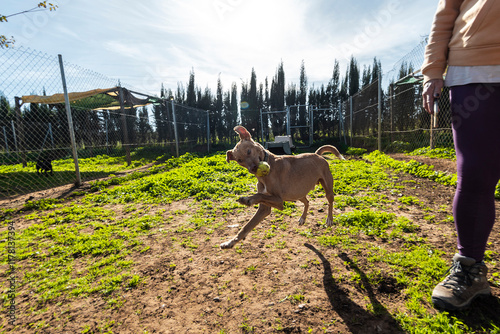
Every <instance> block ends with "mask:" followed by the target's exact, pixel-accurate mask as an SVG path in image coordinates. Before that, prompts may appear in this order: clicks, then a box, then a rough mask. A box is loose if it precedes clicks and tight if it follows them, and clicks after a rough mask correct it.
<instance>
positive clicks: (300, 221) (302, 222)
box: [299, 217, 306, 225]
mask: <svg viewBox="0 0 500 334" xmlns="http://www.w3.org/2000/svg"><path fill="white" fill-rule="evenodd" d="M305 222H306V219H305V218H302V217H300V219H299V225H304V223H305Z"/></svg>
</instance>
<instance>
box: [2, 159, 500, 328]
mask: <svg viewBox="0 0 500 334" xmlns="http://www.w3.org/2000/svg"><path fill="white" fill-rule="evenodd" d="M393 157H394V158H396V159H405V160H409V157H407V156H403V155H394V156H393ZM411 158H413V159H414V160H417V161H422V162H424V163H426V164H430V165H434V166H435V169H436V170H444V171H449V172H454V168H455V167H454V162H451V161H444V160H441V159H429V158H423V157H411ZM398 182H399V183H400V184H402V185H405V188H404V189H402V190H401V193H398V194H391V193H387V194H386V195H387V196H388V197H389V198H391V199H396V198H397V197H399V196H414V197H417V198H419V199H420V200H421V201H422V202H423V203H424V204H425V205H426V206H427V207H429V208H431V210H432V213H433V214H435V215H436V218H435V220H436V221H442V220H444V219H445V218H446V216H447V215H449V214H451V201H452V198H453V193H454V189H453V188H452V187H445V186H441V185H439V184H436V183H435V182H432V181H429V180H424V179H418V178H415V177H412V176H409V175H404V174H400V175H399V180H398ZM85 187H87V189H88V185H86V186H84V187H83V188H82V189H83V190H85V189H86V188H85ZM79 190H80V189H79ZM73 191H75V189H70V187H67V188H61V189H54V190H50V191H45V192H41V193H39V194H31V195H30V196H31V197H33V198H34V199H36V198H37V197H39V196H42V197H46V196H50V197H65V196H70V195H71V193H72V192H73ZM28 198H29V197H19V198H16V199H15V201H14V202H11V203H10V204H8V205H10V206H11V207H12V206H16V205H22V204H23V203H24V201H26V200H27V199H28ZM0 204H1V203H0ZM3 204H5V205H7V204H6V203H3ZM193 205H195V204H193V202H192V201H190V200H184V201H180V202H175V203H172V204H171V205H169V206H168V207H167V208H166V209H167V211H178V210H185V211H186V213H185V215H184V216H182V215H180V216H176V217H175V219H174V221H173V222H172V225H173V226H175V224H179V225H180V224H182V223H183V221H185V220H186V218H187V217H188V215H190V211H192V210H191V209H192V208H193ZM326 207H327V206H326V201H325V199H324V198H316V199H311V206H310V216H309V218H308V221H307V222H306V226H305V227H304V228H301V229H300V230H299V229H298V228H296V227H298V226H297V220H298V215H297V216H294V217H288V216H286V217H284V218H283V217H280V215H279V214H278V213H276V212H273V213H272V214H271V216H270V217H269V218H268V219H267V220H266V222H263V223H262V224H261V225H260V226H258V227H257V228H256V230H255V231H254V232H252V234H251V235H250V236H249V237H248V238H247V239H246V240H245V241H243V242H242V243H241V244H240V246H239V247H238V248H237V249H231V250H224V251H223V250H220V249H219V248H218V244H220V243H221V242H223V241H226V240H228V239H229V238H231V237H232V236H233V235H234V234H235V233H236V232H237V230H238V227H240V226H241V225H242V224H244V223H245V222H246V221H247V220H248V219H249V218H250V217H251V216H252V215H253V213H254V211H255V210H254V209H253V208H248V209H245V210H244V211H243V213H240V214H233V213H231V214H227V215H224V216H221V218H220V219H221V222H222V223H223V224H224V226H226V228H220V229H216V230H215V231H214V233H213V234H211V235H210V237H209V238H206V239H203V238H200V239H199V240H198V243H199V247H198V248H197V249H196V250H192V249H189V248H183V247H177V246H175V245H173V244H172V243H173V241H172V239H171V238H167V237H164V236H162V234H155V235H152V236H148V237H144V238H145V241H146V243H147V245H149V246H150V249H149V250H148V251H147V252H144V253H141V254H136V255H135V258H133V261H134V263H136V267H135V268H134V270H135V272H137V273H139V274H140V275H141V276H145V277H147V278H148V279H147V283H146V286H145V287H142V288H139V289H131V290H128V291H125V292H123V293H121V294H120V295H119V296H116V298H118V299H119V300H120V302H121V306H120V307H118V308H110V307H108V306H107V301H106V300H105V299H104V298H103V297H92V296H91V297H87V298H83V299H70V300H68V299H61V300H57V301H54V302H51V303H50V304H49V305H45V306H43V307H44V308H47V309H48V310H45V311H44V312H41V310H40V309H35V310H30V307H32V306H33V305H30V303H29V299H30V292H29V291H20V296H19V297H18V302H17V304H18V307H19V310H18V312H19V314H20V316H19V322H30V323H37V322H40V321H45V323H46V324H49V325H50V326H49V327H48V328H45V329H44V328H40V329H38V332H40V333H80V332H82V327H83V326H84V325H86V326H87V328H88V333H107V332H108V331H109V333H111V332H112V333H176V334H177V333H244V332H249V331H251V330H252V329H253V332H255V333H308V332H310V333H320V332H324V333H384V334H385V333H402V332H403V330H402V329H401V328H400V326H399V325H398V322H397V321H396V319H395V314H397V312H398V311H399V310H403V311H404V310H405V297H404V295H403V294H402V293H401V289H402V288H401V287H400V286H398V284H397V282H396V281H395V280H394V279H392V278H391V277H390V276H386V277H385V279H382V280H381V282H380V283H379V285H377V286H373V285H370V284H368V279H367V277H366V274H365V273H364V272H363V270H362V269H360V268H363V267H364V265H367V266H368V265H369V264H368V262H367V261H366V259H365V258H363V256H360V255H362V254H363V253H359V252H357V251H352V252H345V251H339V250H338V249H336V248H334V247H324V246H321V245H319V244H318V243H317V241H316V239H315V238H306V237H304V236H303V235H301V234H300V233H299V232H301V231H304V230H305V229H306V228H308V229H310V233H311V234H312V235H319V234H321V233H322V232H323V229H324V227H322V226H320V225H318V224H316V223H314V222H315V221H317V220H319V219H322V218H323V217H324V216H325V215H326ZM300 208H301V207H300ZM300 208H298V209H297V213H299V211H300ZM443 208H446V210H443ZM496 209H497V222H498V221H500V202H499V201H497V202H496ZM117 210H119V208H117ZM391 211H392V212H394V213H396V214H397V215H404V216H407V217H409V218H411V220H412V221H414V222H415V223H416V224H418V225H419V227H420V229H419V231H418V235H419V236H420V237H424V238H427V240H428V241H427V242H428V243H430V244H432V246H433V247H435V248H437V249H440V250H442V251H444V252H445V253H447V254H449V256H450V259H451V257H452V256H453V254H454V252H455V238H456V235H455V232H454V226H453V223H452V222H451V223H449V224H440V225H439V228H440V231H439V232H437V231H436V224H435V223H432V222H429V221H428V220H426V219H424V215H426V214H427V213H425V212H423V211H422V210H411V209H408V208H401V207H399V206H398V205H397V204H394V205H393V207H392V208H391ZM123 214H125V213H123ZM117 218H119V217H117ZM281 218H283V219H284V220H283V222H280V223H288V225H289V226H290V228H288V229H287V230H286V231H279V236H278V237H276V238H274V239H271V240H266V239H263V238H262V237H259V236H262V234H264V233H266V231H267V230H269V228H270V225H271V221H273V220H277V219H278V220H279V219H281ZM360 238H367V239H369V238H370V237H369V236H360ZM277 240H278V241H285V242H286V247H284V248H278V247H274V244H275V243H276V242H277ZM373 242H381V243H383V242H384V241H383V240H374V241H373ZM490 242H491V243H490V244H489V249H491V250H494V251H496V252H499V251H500V225H499V224H496V225H495V227H494V229H493V232H492V234H491V237H490ZM271 246H272V247H271ZM384 247H387V248H389V247H392V248H393V249H394V250H395V251H399V250H400V249H399V248H400V245H398V244H397V243H394V244H391V245H387V244H384ZM354 259H356V261H354ZM355 263H358V264H355ZM172 264H175V266H172ZM305 265H307V266H305ZM251 267H253V268H254V269H253V270H252V269H251ZM387 269H388V268H381V270H382V273H384V271H385V270H387ZM490 271H495V272H500V263H498V264H496V265H495V266H494V267H490ZM349 273H357V274H358V276H359V277H360V282H361V284H359V283H358V284H354V283H353V282H350V281H345V280H337V279H335V277H344V276H345V275H346V274H349ZM492 290H493V296H492V297H488V298H483V299H482V300H481V301H476V302H474V304H473V307H472V308H471V309H470V310H468V311H467V312H461V313H457V314H456V316H457V317H459V319H460V320H461V321H463V322H464V323H465V324H467V325H468V326H477V325H478V324H481V321H483V320H484V319H485V318H486V319H490V320H491V319H496V323H497V324H500V291H499V290H500V289H499V288H497V287H492ZM292 295H303V296H304V298H303V299H301V300H294V299H293V298H291V296H292ZM368 304H371V305H375V306H376V307H377V310H378V314H374V313H373V312H369V311H368V310H367V305H368ZM425 307H426V308H428V309H429V310H430V312H435V313H437V312H438V311H436V310H434V309H433V308H432V306H431V305H425ZM38 311H40V312H38ZM28 314H29V315H28ZM21 315H26V318H22V317H21ZM110 319H112V320H113V321H114V323H113V324H112V325H110ZM107 326H108V327H107ZM1 331H2V329H1V328H0V332H1ZM7 332H9V327H7ZM31 332H34V331H32V330H27V329H26V330H25V329H22V330H20V331H18V332H17V333H31Z"/></svg>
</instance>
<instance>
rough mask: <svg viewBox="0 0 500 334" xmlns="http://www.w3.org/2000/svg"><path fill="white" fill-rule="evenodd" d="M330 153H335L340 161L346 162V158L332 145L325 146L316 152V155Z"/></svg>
mask: <svg viewBox="0 0 500 334" xmlns="http://www.w3.org/2000/svg"><path fill="white" fill-rule="evenodd" d="M326 152H330V153H333V154H335V155H336V156H337V158H339V159H340V160H345V158H344V156H343V155H342V154H340V152H339V150H337V148H336V147H335V146H332V145H323V146H321V147H320V148H318V149H317V150H316V152H315V153H316V154H318V155H322V154H323V153H326Z"/></svg>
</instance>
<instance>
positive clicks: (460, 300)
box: [432, 254, 491, 311]
mask: <svg viewBox="0 0 500 334" xmlns="http://www.w3.org/2000/svg"><path fill="white" fill-rule="evenodd" d="M448 273H449V275H448V276H447V277H446V278H445V279H444V280H443V281H442V282H441V283H439V284H438V285H437V286H436V287H435V288H434V291H433V292H432V302H433V303H434V306H436V307H438V308H442V309H445V310H449V311H454V310H459V309H462V308H465V307H466V306H468V305H469V304H470V303H471V302H472V300H473V299H474V298H476V297H478V296H481V295H490V294H491V288H490V285H489V283H488V280H487V279H486V274H487V273H488V268H487V267H486V265H485V264H484V262H476V260H475V259H473V258H470V257H466V256H462V255H459V254H455V256H453V264H452V266H451V268H450V269H449V270H448Z"/></svg>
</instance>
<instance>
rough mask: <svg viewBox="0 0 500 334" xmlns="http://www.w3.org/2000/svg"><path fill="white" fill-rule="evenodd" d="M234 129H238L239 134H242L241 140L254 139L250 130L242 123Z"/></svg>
mask: <svg viewBox="0 0 500 334" xmlns="http://www.w3.org/2000/svg"><path fill="white" fill-rule="evenodd" d="M234 131H236V133H237V134H239V135H240V139H241V140H250V139H252V136H251V135H250V132H248V130H247V129H245V128H244V127H242V126H241V125H238V126H235V127H234Z"/></svg>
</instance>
